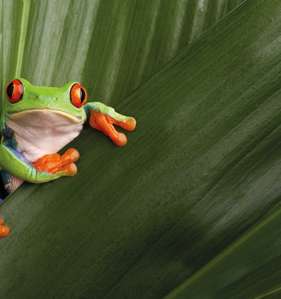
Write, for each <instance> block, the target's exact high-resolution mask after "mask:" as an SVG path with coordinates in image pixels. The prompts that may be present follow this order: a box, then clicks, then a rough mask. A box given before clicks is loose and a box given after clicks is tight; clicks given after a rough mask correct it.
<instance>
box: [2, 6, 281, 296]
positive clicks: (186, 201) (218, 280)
mask: <svg viewBox="0 0 281 299" xmlns="http://www.w3.org/2000/svg"><path fill="white" fill-rule="evenodd" d="M106 2H107V1H105V3H106ZM42 3H43V2H42ZM59 3H60V2H59ZM116 3H118V4H120V3H121V2H116ZM122 3H123V2H122ZM124 3H125V2H124ZM136 3H138V4H140V3H143V2H136ZM153 3H156V2H153ZM169 3H170V2H169ZM71 4H72V5H74V2H71ZM118 4H115V5H116V6H118ZM113 6H114V5H113ZM121 6H122V5H121ZM122 7H123V6H122ZM125 7H126V9H127V7H129V5H127V4H124V7H123V8H124V9H125ZM280 10H281V3H280V1H278V0H272V1H266V0H264V1H262V0H256V1H246V2H245V3H244V4H243V5H242V6H241V7H240V8H239V9H237V10H235V11H233V13H232V14H231V15H230V16H229V17H227V18H225V19H224V20H223V21H221V22H220V23H219V24H218V25H217V26H215V27H214V28H213V29H212V30H210V31H209V32H207V33H206V34H204V36H203V37H202V38H201V39H200V40H198V41H197V42H195V43H193V45H192V46H191V47H186V48H184V49H183V50H182V51H181V53H180V54H179V55H178V56H177V57H176V58H175V59H173V60H172V61H171V62H170V63H169V64H168V65H167V66H166V67H165V68H164V69H163V70H162V71H161V72H159V73H158V74H156V75H154V76H153V78H152V79H151V80H149V81H148V82H147V83H146V84H144V85H142V86H141V87H140V88H139V89H138V90H137V91H136V92H135V93H134V94H132V95H131V96H130V97H129V98H127V99H126V100H123V101H121V102H119V104H118V105H117V108H118V110H121V111H122V112H125V113H130V114H133V115H135V116H136V118H137V120H138V129H137V131H136V132H135V133H132V134H131V135H130V139H129V144H128V145H127V147H125V148H123V149H118V148H115V147H113V146H112V145H111V144H110V142H109V141H107V140H106V139H105V138H104V137H103V136H102V135H101V134H99V133H97V132H93V131H92V130H91V129H90V128H86V130H85V131H84V132H83V134H82V136H80V138H79V139H78V140H77V141H75V142H74V144H73V145H74V146H75V147H77V148H78V149H79V150H80V153H81V161H80V162H79V165H78V166H79V174H78V175H77V176H76V177H74V178H64V179H60V180H58V181H56V182H53V183H49V184H44V185H42V186H34V185H28V184H26V185H25V186H24V187H23V188H21V189H20V190H18V191H17V192H16V193H15V194H14V195H13V196H11V197H10V198H9V199H8V201H7V202H6V203H5V204H4V205H3V206H2V207H1V213H2V214H3V215H4V216H5V218H6V219H8V221H9V224H10V225H11V227H12V228H13V234H12V235H11V237H10V238H7V239H4V240H1V246H0V254H1V255H0V265H1V267H0V275H1V284H0V297H3V298H161V297H163V296H165V295H168V294H170V295H169V296H170V297H171V298H187V295H190V296H193V297H191V298H200V299H205V298H208V299H209V298H216V299H217V298H223V299H228V298H243V299H244V298H255V299H257V298H274V296H275V297H276V296H277V295H278V292H279V288H280V267H279V265H280V250H278V249H280V237H279V235H280V216H279V215H280V212H277V213H276V214H274V216H271V218H268V219H267V215H269V214H270V213H271V212H272V210H274V209H277V207H278V205H279V202H280V196H281V185H280V178H281V169H280V163H281V155H280V154H281V150H280V143H281V141H280V134H281V128H280V117H281V109H280V108H281V102H280V96H281V90H280V79H281V58H280V57H281V56H280V54H281V53H280V52H281V50H280V49H281V47H280V46H281V45H280V44H281V40H280V32H281V17H280ZM32 11H33V8H31V10H30V12H31V14H32ZM131 13H132V12H130V14H131ZM128 18H129V13H128ZM125 19H126V18H125ZM123 21H124V20H123ZM31 22H32V21H31ZM104 26H105V25H104ZM141 32H142V31H141ZM96 34H97V33H96ZM112 34H113V33H112ZM142 34H143V33H142ZM140 35H141V33H140ZM64 36H65V35H64ZM116 38H117V37H116ZM164 40H165V39H164V38H163V41H164ZM111 41H112V39H110V40H109V41H108V43H109V42H111ZM154 47H155V46H153V49H154ZM151 51H152V50H151ZM153 51H154V50H153ZM101 52H102V51H101ZM55 53H56V52H55ZM132 53H133V52H132ZM48 55H49V54H48ZM124 55H125V54H124ZM131 55H132V57H135V55H136V54H131ZM132 57H128V59H129V60H130V61H133V60H131V59H133V58H132ZM30 59H31V58H29V60H27V61H31V60H30ZM26 63H27V62H25V60H24V64H26ZM95 63H98V61H97V62H95ZM100 63H101V65H102V62H101V61H100ZM93 65H94V64H93ZM113 65H114V64H113ZM86 66H87V67H89V70H88V71H85V76H89V75H88V74H89V73H90V72H91V71H90V65H89V64H86ZM100 67H101V66H100ZM25 68H27V66H25ZM132 69H133V68H132ZM88 72H89V73H88ZM44 73H47V72H46V71H45V70H44V71H43V69H42V73H40V71H38V76H39V77H38V78H43V77H40V76H43V74H44ZM68 74H69V73H68ZM103 74H104V73H102V75H103ZM47 75H48V74H47ZM34 76H35V73H34ZM97 76H98V75H97ZM131 76H132V77H135V74H131ZM117 77H118V80H121V79H119V75H118V76H117ZM129 77H130V76H129ZM48 78H49V77H48ZM52 78H53V77H52V76H50V80H51V82H52ZM63 78H64V77H62V78H59V80H63ZM38 80H39V79H38ZM40 80H41V79H40ZM40 80H39V82H40ZM46 80H48V79H46ZM87 80H89V77H88V79H87ZM123 80H124V78H123ZM132 80H133V79H132ZM116 82H117V81H116ZM123 84H124V86H125V83H123ZM128 84H129V83H128ZM129 85H130V84H129ZM99 86H103V85H102V84H101V82H99ZM112 86H113V85H109V87H110V88H113V87H112ZM114 86H115V85H114ZM132 86H133V84H132V83H131V86H128V87H127V88H129V87H132ZM100 88H101V89H100V90H102V88H103V87H100ZM114 88H115V87H114ZM114 88H113V89H112V90H114ZM118 88H119V87H118ZM120 90H121V87H120ZM109 94H110V93H109ZM113 98H114V97H113ZM116 98H117V97H116ZM265 219H267V220H265ZM259 222H260V223H261V224H260V225H259V226H257V227H256V228H255V229H254V230H252V227H253V226H254V225H256V224H257V223H259ZM248 229H250V232H249V234H248V235H246V237H243V238H241V236H243V235H244V233H245V232H246V231H248ZM237 239H238V240H239V241H238V243H237V242H235V240H237ZM268 243H269V244H270V245H269V246H267V244H268ZM237 244H238V245H237ZM226 248H228V249H226ZM255 248H256V250H257V251H258V250H259V251H260V252H259V253H258V252H256V254H255V252H254V253H253V250H254V249H255ZM216 257H217V258H216ZM263 257H265V258H264V259H263ZM214 258H215V260H214ZM200 269H201V270H200ZM222 278H223V279H224V280H223V282H222ZM211 282H213V284H214V287H213V286H211ZM261 282H262V283H263V285H261ZM182 283H183V284H182ZM180 284H182V286H181V287H178V286H179V285H180ZM202 288H206V292H205V293H204V291H205V290H202ZM174 289H176V290H175V291H173V290H174ZM208 290H209V292H207V291H208ZM197 292H198V293H197ZM200 292H201V293H200ZM212 292H213V293H212ZM198 294H200V296H201V297H200V296H198ZM203 296H205V297H203ZM211 296H212V297H211ZM276 298H278V297H276Z"/></svg>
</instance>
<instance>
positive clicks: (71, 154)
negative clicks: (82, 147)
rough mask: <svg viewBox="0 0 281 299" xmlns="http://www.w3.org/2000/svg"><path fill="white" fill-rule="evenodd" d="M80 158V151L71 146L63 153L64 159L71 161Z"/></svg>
mask: <svg viewBox="0 0 281 299" xmlns="http://www.w3.org/2000/svg"><path fill="white" fill-rule="evenodd" d="M79 158H80V154H79V152H78V151H77V150H76V149H75V148H73V147H71V148H69V149H67V150H66V151H65V153H64V154H63V155H62V160H63V161H70V162H76V161H77V160H78V159H79Z"/></svg>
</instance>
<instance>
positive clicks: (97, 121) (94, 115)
mask: <svg viewBox="0 0 281 299" xmlns="http://www.w3.org/2000/svg"><path fill="white" fill-rule="evenodd" d="M89 123H90V125H91V127H93V128H95V129H97V130H99V131H101V132H103V133H104V134H105V135H106V136H108V137H109V138H110V139H111V140H112V141H113V142H114V143H115V144H116V145H117V146H124V145H126V143H127V136H126V135H125V134H124V133H121V132H118V131H117V130H116V129H115V127H114V125H116V126H119V127H121V128H123V129H125V130H127V131H133V130H134V129H135V128H136V120H135V119H134V118H133V117H127V118H125V119H124V120H123V121H118V120H116V119H114V118H112V117H110V116H108V115H105V114H103V113H101V112H96V111H91V115H90V119H89Z"/></svg>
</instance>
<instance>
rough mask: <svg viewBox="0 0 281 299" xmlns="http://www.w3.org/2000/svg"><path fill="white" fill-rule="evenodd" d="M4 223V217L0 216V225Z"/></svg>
mask: <svg viewBox="0 0 281 299" xmlns="http://www.w3.org/2000/svg"><path fill="white" fill-rule="evenodd" d="M2 224H4V219H3V218H2V217H0V225H2Z"/></svg>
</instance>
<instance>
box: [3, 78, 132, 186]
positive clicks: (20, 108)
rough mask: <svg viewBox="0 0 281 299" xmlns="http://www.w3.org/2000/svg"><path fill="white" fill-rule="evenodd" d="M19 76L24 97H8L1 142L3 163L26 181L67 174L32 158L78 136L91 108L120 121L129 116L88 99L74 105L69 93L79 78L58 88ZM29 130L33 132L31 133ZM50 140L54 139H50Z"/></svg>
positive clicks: (9, 171)
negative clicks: (38, 166) (36, 165)
mask: <svg viewBox="0 0 281 299" xmlns="http://www.w3.org/2000/svg"><path fill="white" fill-rule="evenodd" d="M19 80H20V81H21V82H22V83H23V85H24V94H23V98H22V99H21V100H20V101H19V102H17V103H14V104H13V103H10V102H9V101H8V99H7V100H6V107H5V114H4V115H3V116H2V117H4V119H2V120H1V121H2V124H4V128H3V130H2V134H1V136H2V138H1V143H0V167H1V169H2V170H5V171H6V172H8V173H9V174H11V175H12V176H14V177H16V178H19V179H21V180H23V181H28V182H33V183H43V182H47V181H51V180H54V179H57V178H59V177H61V176H63V175H64V174H63V173H47V172H40V171H38V170H37V169H36V168H34V167H33V166H32V163H31V162H33V160H36V159H38V158H40V157H41V156H42V155H44V154H48V153H50V152H49V151H51V152H56V151H57V150H59V149H61V148H62V147H63V146H64V145H66V144H67V143H69V142H70V141H71V140H72V139H74V138H75V137H76V136H78V134H79V133H80V131H81V129H82V126H83V123H84V122H85V121H86V120H87V116H88V115H89V112H90V111H97V112H101V113H103V114H105V115H108V116H110V117H112V118H113V119H116V120H118V121H124V120H126V119H128V118H129V117H127V116H124V115H121V114H119V113H117V112H115V110H114V109H113V108H111V107H108V106H106V105H104V104H102V103H100V102H88V103H87V104H86V105H84V106H82V107H81V108H77V107H75V106H74V105H73V104H72V103H71V101H70V98H69V94H70V89H71V87H72V85H73V84H74V83H76V82H70V83H68V84H65V85H64V86H62V87H59V88H57V87H41V86H34V85H32V84H31V83H30V82H28V81H27V80H25V79H23V78H19ZM33 120H34V122H35V123H34V124H33V123H32V121H33ZM25 126H27V128H25ZM54 126H55V127H54ZM68 128H70V129H68ZM17 131H18V132H17ZM40 131H42V132H40ZM7 132H8V133H7ZM9 132H12V138H11V137H7V135H9V134H10V133H9ZM53 132H54V135H55V136H54V137H53V136H52V134H53ZM30 133H31V136H29V135H28V134H30ZM52 137H53V138H52ZM41 139H42V140H43V141H42V140H41ZM48 140H51V141H50V142H49V143H48ZM40 142H41V143H40ZM34 144H35V145H34ZM38 144H39V145H38ZM44 144H45V145H46V147H47V149H45V147H44ZM33 146H34V148H33ZM48 147H50V148H48ZM54 149H55V150H54ZM36 151H37V152H36ZM34 152H35V154H34Z"/></svg>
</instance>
